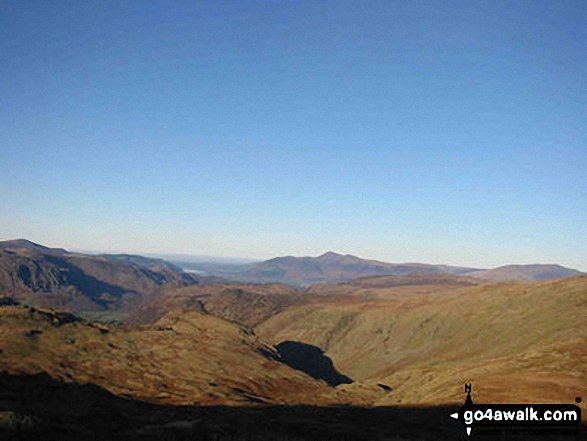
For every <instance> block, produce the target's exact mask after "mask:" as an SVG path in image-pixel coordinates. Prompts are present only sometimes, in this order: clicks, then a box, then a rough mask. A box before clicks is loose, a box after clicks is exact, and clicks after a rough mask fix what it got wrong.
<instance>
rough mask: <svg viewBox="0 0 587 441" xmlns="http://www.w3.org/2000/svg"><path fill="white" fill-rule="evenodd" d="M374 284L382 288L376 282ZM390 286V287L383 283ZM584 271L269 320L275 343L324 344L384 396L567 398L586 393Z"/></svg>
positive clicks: (412, 399)
mask: <svg viewBox="0 0 587 441" xmlns="http://www.w3.org/2000/svg"><path fill="white" fill-rule="evenodd" d="M370 289H371V290H373V291H374V292H375V297H377V295H376V291H377V288H373V287H372V288H370ZM382 289H387V288H382ZM585 323H587V277H585V276H581V277H576V278H570V279H562V280H557V281H549V282H534V283H520V282H512V283H500V284H485V285H480V286H473V287H461V288H455V289H452V290H450V291H445V292H441V293H431V294H428V295H420V296H407V297H399V298H396V299H391V300H381V299H369V298H367V299H362V300H361V301H357V300H356V299H355V300H354V301H352V302H351V301H348V299H347V298H341V299H340V300H332V301H330V302H327V303H324V304H319V305H311V306H295V307H292V308H289V309H288V310H286V311H284V312H282V313H281V314H278V315H277V316H275V317H272V318H271V319H269V320H268V321H266V322H265V323H263V324H262V325H261V326H260V327H259V328H258V331H259V333H260V335H262V336H263V337H265V338H267V339H269V340H271V341H272V342H273V343H274V344H278V343H280V342H282V341H288V340H292V341H299V342H304V343H308V344H312V345H315V346H318V347H319V348H321V349H323V350H324V351H325V354H326V355H327V356H329V357H330V358H332V360H333V361H334V364H335V366H336V368H337V369H338V370H339V371H340V372H341V373H343V374H345V375H347V376H349V377H350V378H352V379H353V380H359V383H360V384H356V383H355V384H353V385H350V386H345V387H351V388H352V387H355V388H357V387H360V386H361V384H362V385H363V386H368V385H372V384H374V383H384V384H386V385H389V386H390V387H392V388H393V392H392V393H390V394H388V395H386V396H385V397H382V398H381V399H380V400H379V404H390V403H400V402H401V403H442V402H458V401H459V400H461V399H462V385H463V383H465V382H473V384H474V385H475V389H476V392H477V393H476V396H477V397H478V398H479V399H481V400H488V401H490V400H498V401H504V402H508V401H509V402H518V401H522V402H523V401H526V402H531V401H539V402H540V401H541V402H548V401H553V400H555V401H563V402H570V401H572V400H573V399H574V397H575V396H583V397H584V396H587V383H586V382H585V378H587V328H586V327H585V326H584V325H585Z"/></svg>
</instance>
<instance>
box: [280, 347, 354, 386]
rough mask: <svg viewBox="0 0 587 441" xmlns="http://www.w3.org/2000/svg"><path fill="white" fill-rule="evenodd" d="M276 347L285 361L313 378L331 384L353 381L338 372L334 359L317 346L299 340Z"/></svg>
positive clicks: (281, 358) (336, 384)
mask: <svg viewBox="0 0 587 441" xmlns="http://www.w3.org/2000/svg"><path fill="white" fill-rule="evenodd" d="M276 348H277V351H278V352H279V355H280V360H281V361H282V362H283V363H285V364H287V365H288V366H290V367H292V368H294V369H297V370H299V371H302V372H305V373H306V374H308V375H310V376H311V377H312V378H316V379H317V380H324V381H326V382H327V383H328V384H329V385H331V386H338V385H340V384H350V383H352V382H353V380H351V379H350V378H349V377H347V376H346V375H343V374H341V373H340V372H338V371H337V370H336V369H335V368H334V364H333V363H332V360H331V359H330V358H328V357H327V356H325V355H324V351H323V350H322V349H320V348H317V347H316V346H312V345H309V344H306V343H300V342H297V341H283V342H281V343H279V344H278V345H277V346H276Z"/></svg>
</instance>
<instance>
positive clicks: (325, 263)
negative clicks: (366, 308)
mask: <svg viewBox="0 0 587 441" xmlns="http://www.w3.org/2000/svg"><path fill="white" fill-rule="evenodd" d="M177 265H178V266H182V267H184V268H187V269H191V270H195V271H201V272H203V273H206V274H210V275H215V276H219V277H223V278H225V279H229V280H233V281H236V282H242V283H273V282H277V283H288V284H291V285H294V286H298V287H308V286H310V285H314V284H317V283H341V282H348V281H351V280H353V279H356V278H359V277H372V276H404V275H410V274H422V273H428V274H453V275H467V276H470V277H475V278H479V279H483V280H489V281H494V282H502V281H510V280H520V281H528V282H529V281H538V280H551V279H558V278H562V277H571V276H577V275H581V274H583V273H581V272H580V271H577V270H573V269H570V268H565V267H563V266H560V265H507V266H503V267H499V268H495V269H479V268H469V267H459V266H449V265H429V264H423V263H401V264H397V263H387V262H381V261H377V260H367V259H361V258H359V257H356V256H352V255H350V254H346V255H342V254H338V253H334V252H331V251H330V252H327V253H325V254H322V255H320V256H318V257H292V256H287V257H276V258H274V259H270V260H266V261H264V262H259V263H253V264H247V265H223V264H218V263H216V264H214V263H209V262H207V263H201V264H195V263H190V264H183V263H177Z"/></svg>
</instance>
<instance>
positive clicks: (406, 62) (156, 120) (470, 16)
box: [0, 0, 587, 270]
mask: <svg viewBox="0 0 587 441" xmlns="http://www.w3.org/2000/svg"><path fill="white" fill-rule="evenodd" d="M0 42H1V43H0V127H1V128H0V205H1V207H2V208H1V209H0V239H11V238H17V237H25V238H28V239H31V240H34V241H37V242H40V243H43V244H47V245H50V246H59V247H65V248H77V249H95V250H105V251H124V252H134V253H141V252H151V253H153V252H161V253H188V254H207V255H217V256H234V257H251V258H260V259H262V258H270V257H274V256H276V255H285V254H293V255H317V254H320V253H322V252H325V251H327V250H334V251H338V252H342V253H351V254H356V255H359V256H361V257H366V258H374V259H380V260H385V261H391V262H403V261H420V262H428V263H447V264H461V265H472V266H482V267H488V266H496V265H501V264H506V263H551V262H556V263H561V264H564V265H568V266H571V267H574V268H577V269H581V270H587V253H586V252H585V246H584V244H585V243H587V222H586V221H585V220H586V219H587V190H586V189H587V4H586V3H585V2H584V1H576V2H573V1H565V2H554V1H446V2H429V1H422V2H418V1H410V2H404V1H401V2H400V1H397V2H395V1H373V2H359V1H343V0H342V1H341V0H337V1H321V2H315V1H307V2H306V1H295V2H293V1H292V2H281V1H279V2H277V1H246V2H244V1H243V2H236V1H234V2H232V1H226V2H224V1H222V2H216V1H201V2H181V1H178V2H163V1H144V2H118V1H112V2H109V1H84V2H79V1H71V2H70V1H57V2H42V1H39V2H35V1H30V2H19V1H13V0H7V1H6V0H5V1H0Z"/></svg>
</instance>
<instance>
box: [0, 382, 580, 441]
mask: <svg viewBox="0 0 587 441" xmlns="http://www.w3.org/2000/svg"><path fill="white" fill-rule="evenodd" d="M458 408H459V406H458V405H455V406H435V407H371V408H365V407H353V406H344V407H340V406H330V407H317V406H252V407H251V406H249V407H229V406H208V407H201V406H172V405H158V404H151V403H146V402H142V401H137V400H130V399H125V398H121V397H118V396H116V395H113V394H111V393H109V392H108V391H106V390H104V389H102V388H99V387H97V386H94V385H91V384H88V385H78V384H72V383H63V382H61V381H56V380H53V379H51V378H50V377H48V376H47V375H34V376H22V375H21V376H14V375H7V374H0V439H2V440H7V441H11V440H22V441H37V440H44V441H68V440H85V441H93V440H100V441H102V440H121V441H146V440H174V441H183V440H185V441H188V440H189V441H192V440H198V441H240V440H247V441H251V440H256V441H264V440H270V441H315V440H332V441H334V440H341V441H342V440H344V441H371V440H381V441H383V440H390V441H393V440H403V441H409V440H414V441H416V440H418V441H422V440H430V441H432V440H434V441H436V440H438V441H454V440H459V439H466V438H465V436H464V432H463V428H462V427H461V425H460V424H459V423H457V422H455V421H453V420H452V419H450V418H449V415H450V414H451V413H453V412H455V411H457V409H458ZM473 436H474V439H476V440H482V441H489V440H506V439H507V440H517V441H528V440H537V439H538V440H552V441H555V440H560V441H565V440H567V441H571V440H573V441H577V440H582V439H585V436H587V432H586V428H585V427H584V426H582V427H579V428H578V429H577V430H576V431H572V432H570V434H564V435H557V434H546V433H545V434H544V435H542V434H541V431H540V430H537V431H535V432H534V433H532V434H530V435H527V436H524V435H512V436H508V435H507V434H506V433H505V432H503V431H496V432H495V433H493V434H491V435H480V434H477V433H475V434H473Z"/></svg>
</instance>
